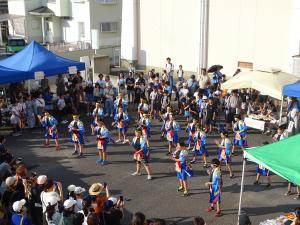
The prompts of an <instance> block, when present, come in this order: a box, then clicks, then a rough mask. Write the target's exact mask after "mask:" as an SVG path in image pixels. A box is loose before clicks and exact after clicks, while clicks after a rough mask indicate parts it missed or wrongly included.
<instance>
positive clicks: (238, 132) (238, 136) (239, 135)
mask: <svg viewBox="0 0 300 225" xmlns="http://www.w3.org/2000/svg"><path fill="white" fill-rule="evenodd" d="M234 120H235V121H236V122H235V124H234V125H233V132H234V141H233V147H232V154H234V149H235V146H240V147H241V149H242V150H243V151H244V147H246V146H247V141H246V140H245V139H246V130H247V126H246V124H245V122H244V121H243V120H241V115H239V114H237V115H235V116H234Z"/></svg>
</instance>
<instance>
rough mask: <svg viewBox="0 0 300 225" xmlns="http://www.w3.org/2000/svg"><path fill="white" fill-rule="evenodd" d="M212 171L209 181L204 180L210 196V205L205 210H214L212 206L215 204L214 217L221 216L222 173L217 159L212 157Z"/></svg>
mask: <svg viewBox="0 0 300 225" xmlns="http://www.w3.org/2000/svg"><path fill="white" fill-rule="evenodd" d="M211 167H212V171H211V174H210V175H211V178H210V181H209V182H206V183H205V185H206V186H208V187H209V192H210V197H209V203H210V207H209V208H208V209H207V212H211V211H212V210H214V209H215V208H214V206H215V205H217V212H216V215H215V216H216V217H219V216H221V205H220V204H221V192H222V183H223V182H222V173H221V164H220V161H219V160H218V159H213V160H212V163H211Z"/></svg>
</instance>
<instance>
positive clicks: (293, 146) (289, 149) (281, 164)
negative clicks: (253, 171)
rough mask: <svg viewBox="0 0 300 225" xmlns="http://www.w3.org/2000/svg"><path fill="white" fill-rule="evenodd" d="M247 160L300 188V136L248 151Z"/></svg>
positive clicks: (246, 152)
mask: <svg viewBox="0 0 300 225" xmlns="http://www.w3.org/2000/svg"><path fill="white" fill-rule="evenodd" d="M245 158H247V159H249V160H250V161H253V162H255V163H257V164H259V165H262V166H264V167H265V168H267V169H269V170H270V171H272V172H273V173H275V174H277V175H278V176H281V177H283V178H285V179H287V180H289V181H290V182H293V183H294V184H296V185H298V186H300V134H298V135H295V136H293V137H290V138H287V139H284V140H282V141H279V142H275V143H272V144H269V145H264V146H261V147H255V148H249V149H246V151H245Z"/></svg>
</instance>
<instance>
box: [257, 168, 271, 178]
mask: <svg viewBox="0 0 300 225" xmlns="http://www.w3.org/2000/svg"><path fill="white" fill-rule="evenodd" d="M256 173H259V174H260V175H262V176H269V173H270V172H269V170H268V169H266V168H264V169H262V168H259V166H257V167H256Z"/></svg>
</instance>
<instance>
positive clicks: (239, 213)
mask: <svg viewBox="0 0 300 225" xmlns="http://www.w3.org/2000/svg"><path fill="white" fill-rule="evenodd" d="M245 166H246V158H245V156H244V157H243V170H242V181H241V191H240V201H239V211H238V221H237V225H239V215H241V211H242V197H243V191H244V176H245Z"/></svg>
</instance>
